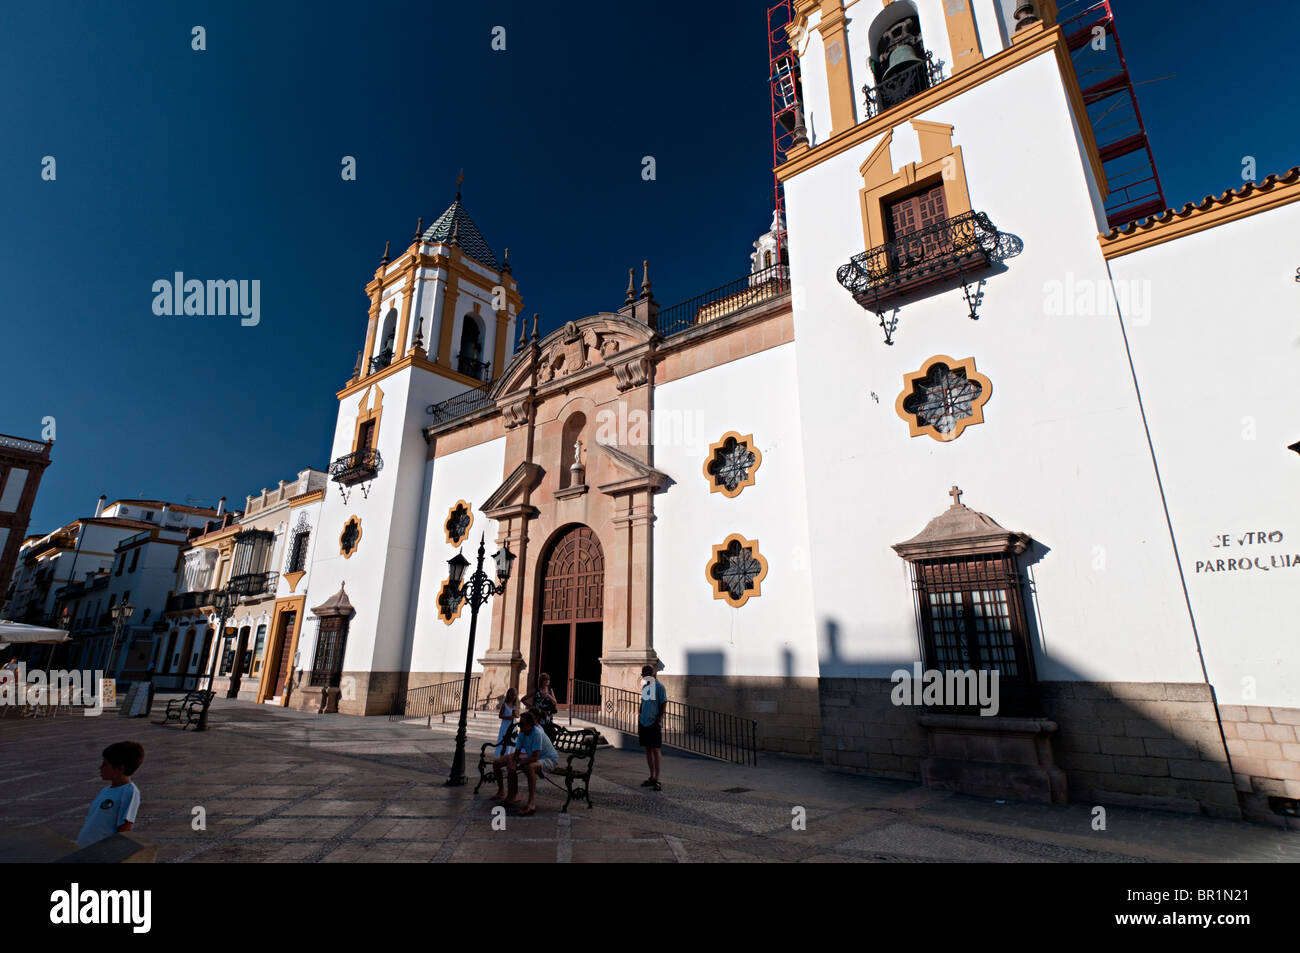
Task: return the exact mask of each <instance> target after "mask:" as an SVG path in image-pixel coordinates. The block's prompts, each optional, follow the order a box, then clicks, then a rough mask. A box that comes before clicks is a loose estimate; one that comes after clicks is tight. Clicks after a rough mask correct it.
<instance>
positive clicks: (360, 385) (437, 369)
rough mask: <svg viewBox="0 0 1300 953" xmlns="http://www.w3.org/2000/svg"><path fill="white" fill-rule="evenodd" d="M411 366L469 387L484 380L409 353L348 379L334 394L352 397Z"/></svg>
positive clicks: (480, 385) (480, 383)
mask: <svg viewBox="0 0 1300 953" xmlns="http://www.w3.org/2000/svg"><path fill="white" fill-rule="evenodd" d="M411 367H418V368H419V369H420V370H424V371H432V372H433V373H435V374H438V375H440V376H442V377H445V378H447V380H450V381H455V382H456V383H458V384H464V385H465V386H467V387H482V386H483V382H482V381H481V380H479V379H478V378H475V377H470V376H469V375H468V374H462V373H460V372H459V371H453V370H452V369H451V368H450V367H447V366H446V365H444V364H435V363H433V362H432V361H429V360H426V359H425V358H423V357H420V356H419V355H418V354H409V353H408V354H406V355H405V356H404V357H401V358H399V359H397V360H394V361H393V363H391V364H389V365H388V366H387V367H385V368H384V369H383V370H382V371H376V372H375V373H374V374H370V375H368V376H366V377H362V378H360V379H356V378H354V379H352V380H350V381H348V383H347V385H346V386H344V387H343V389H342V390H340V391H338V392H336V393H335V395H334V396H335V397H337V398H338V399H339V400H343V399H345V398H347V397H351V396H352V395H353V394H358V393H360V392H361V391H363V390H365V389H366V388H367V387H369V386H370V385H372V384H377V383H379V382H380V381H382V380H383V379H384V378H385V377H392V376H393V375H394V374H398V373H400V372H402V371H404V370H406V369H407V368H411Z"/></svg>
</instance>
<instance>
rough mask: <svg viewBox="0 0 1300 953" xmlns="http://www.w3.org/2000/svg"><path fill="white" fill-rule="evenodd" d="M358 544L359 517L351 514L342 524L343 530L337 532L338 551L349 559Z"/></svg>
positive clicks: (359, 539)
mask: <svg viewBox="0 0 1300 953" xmlns="http://www.w3.org/2000/svg"><path fill="white" fill-rule="evenodd" d="M360 545H361V517H359V516H353V517H351V518H349V519H348V521H347V522H346V523H344V524H343V532H342V533H340V534H339V553H340V554H341V555H342V556H343V558H344V559H351V558H352V554H353V553H355V552H356V551H357V547H358V546H360Z"/></svg>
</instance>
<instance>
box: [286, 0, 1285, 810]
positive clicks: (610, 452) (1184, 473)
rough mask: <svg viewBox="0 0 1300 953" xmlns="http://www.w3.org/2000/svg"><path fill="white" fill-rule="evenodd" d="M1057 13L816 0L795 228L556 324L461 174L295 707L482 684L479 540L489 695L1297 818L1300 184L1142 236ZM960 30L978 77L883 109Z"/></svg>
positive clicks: (367, 418)
mask: <svg viewBox="0 0 1300 953" xmlns="http://www.w3.org/2000/svg"><path fill="white" fill-rule="evenodd" d="M1024 6H1026V5H1025V4H1009V3H1008V4H1004V3H995V2H994V0H973V2H972V0H894V2H892V3H891V2H886V3H884V4H881V3H879V2H878V0H856V2H850V3H849V4H848V5H847V6H845V5H844V3H843V2H842V0H793V4H792V7H791V10H792V13H793V16H792V20H791V22H790V24H789V27H788V31H787V32H788V35H789V41H790V47H791V49H792V50H793V51H794V55H795V56H797V58H798V64H799V70H798V72H799V77H800V79H799V94H798V95H799V103H800V109H799V113H798V119H799V124H798V126H797V128H796V129H795V141H794V143H793V144H792V145H791V147H790V148H789V149H788V150H787V151H786V154H785V161H784V162H783V163H782V164H781V165H780V166H779V167H778V170H777V175H778V178H779V179H780V180H781V184H782V186H783V189H784V218H782V216H781V213H780V212H778V215H777V217H776V218H774V220H773V226H772V230H771V232H770V233H769V234H767V235H765V236H763V237H762V238H760V240H759V241H758V242H756V243H755V252H754V255H753V256H752V259H751V260H752V268H751V274H750V275H749V276H748V277H747V278H745V279H743V280H741V281H738V282H735V283H733V284H732V285H731V286H728V287H727V288H724V289H721V290H720V291H719V292H718V293H716V294H714V295H712V296H707V297H706V298H702V299H696V300H694V301H692V302H688V303H687V304H685V305H682V306H679V307H676V308H672V309H661V308H660V306H659V304H658V303H657V302H656V300H655V298H654V293H653V289H652V286H651V281H650V277H649V274H648V269H647V268H645V267H643V268H640V269H637V270H636V273H634V274H631V275H630V276H629V286H628V290H627V293H626V296H625V298H624V300H623V302H622V304H621V306H618V307H614V308H612V310H610V311H608V312H602V313H600V314H596V315H592V316H589V317H585V318H581V319H576V320H573V321H570V322H568V323H567V324H565V325H564V326H563V327H561V328H559V329H557V330H556V331H554V332H552V333H550V334H548V335H546V336H545V337H539V335H538V333H537V324H536V319H534V320H533V321H531V322H529V321H526V320H525V319H524V316H523V314H522V310H521V309H522V298H521V291H520V288H519V287H518V285H517V284H516V282H515V281H514V278H513V274H512V271H511V266H510V262H509V253H508V251H507V252H506V253H505V254H504V255H503V257H502V258H500V259H498V257H497V256H496V253H495V252H494V251H493V249H492V246H491V245H490V244H489V243H488V241H487V240H486V239H485V237H484V236H483V235H482V234H480V232H479V230H478V228H477V227H476V226H475V224H474V222H473V220H472V219H471V218H470V216H469V214H468V212H467V211H466V210H465V208H464V206H463V205H462V204H461V201H460V196H459V195H458V196H457V200H456V202H455V203H453V205H452V206H451V207H450V208H449V209H447V210H446V212H444V214H443V215H442V216H440V217H439V218H438V220H437V221H436V222H435V224H434V225H433V226H431V227H429V228H428V229H425V228H423V226H422V225H421V227H420V228H419V229H418V230H417V235H416V237H415V238H414V239H413V240H412V241H411V242H410V244H409V246H408V247H407V248H405V249H404V250H402V251H400V252H399V253H398V254H396V255H395V256H391V257H390V255H389V254H388V253H387V252H386V253H385V256H384V259H383V261H382V262H381V264H380V267H379V268H378V269H377V270H376V272H375V274H374V277H373V279H372V280H371V282H370V283H369V284H368V286H367V293H368V295H369V298H370V301H371V308H370V312H369V317H368V321H366V322H364V327H363V326H362V324H361V323H360V322H359V325H358V327H357V329H356V333H357V336H358V339H359V340H361V341H364V345H363V348H362V351H361V353H360V354H359V356H358V360H357V364H356V369H355V372H354V374H353V376H352V378H351V379H350V380H349V381H347V382H346V383H345V384H344V386H343V387H342V388H341V389H340V390H339V391H338V394H337V396H338V400H339V413H338V422H337V427H336V431H335V436H334V443H333V448H332V451H331V460H332V461H333V462H332V464H331V467H330V482H329V484H328V486H327V487H326V488H325V490H324V494H323V499H320V501H319V511H318V513H314V514H313V522H312V525H313V527H314V529H313V535H312V545H311V557H310V567H309V574H308V577H307V578H306V580H305V581H304V583H303V586H302V587H300V588H299V591H298V592H297V593H295V594H294V595H295V597H297V598H299V599H300V603H299V607H298V608H299V611H301V612H303V613H306V614H305V615H304V616H303V619H304V620H305V624H301V625H300V632H301V634H300V635H298V636H297V638H296V642H295V644H294V648H293V651H292V652H288V651H287V650H286V652H285V654H284V655H283V659H284V664H287V663H288V661H289V660H290V658H296V659H297V661H296V662H295V663H294V664H295V667H296V669H297V671H296V672H295V674H294V685H296V686H297V687H296V689H294V690H293V691H291V692H287V693H283V692H282V693H281V694H282V695H283V697H284V701H285V702H286V703H287V704H289V705H291V706H294V707H301V708H303V709H306V710H313V711H321V710H327V711H334V710H337V711H338V712H340V713H344V714H381V713H386V712H388V711H389V709H390V705H391V704H392V699H393V697H394V696H395V695H400V694H402V693H404V692H407V691H410V690H412V689H416V688H419V687H421V686H428V685H435V684H441V683H446V682H451V681H454V680H456V679H458V678H459V677H460V674H461V672H462V670H463V666H464V660H465V657H466V649H467V640H468V637H469V629H470V612H469V610H468V608H467V607H465V608H463V609H459V610H457V609H449V608H448V606H447V605H446V603H445V601H444V600H443V599H442V598H441V593H442V591H443V588H444V585H445V583H446V580H447V577H448V568H447V561H448V559H450V558H451V557H453V556H454V555H455V554H456V553H457V552H458V551H460V550H462V549H463V550H464V553H465V555H466V556H467V557H468V558H470V559H471V560H472V559H473V557H474V554H475V552H476V550H477V547H478V544H479V541H480V539H481V538H482V539H485V542H486V547H487V552H488V553H491V552H493V551H494V550H496V549H497V548H499V547H501V546H506V547H508V548H509V549H510V551H511V552H513V553H514V555H515V556H516V557H517V558H516V561H515V565H514V571H513V574H512V575H511V577H510V581H509V583H508V584H507V586H506V591H505V593H504V594H503V595H501V596H498V597H496V598H494V599H492V600H491V601H490V602H489V603H488V604H487V605H485V606H484V607H483V609H482V611H481V612H480V615H479V618H478V628H477V636H476V645H475V651H474V654H473V658H474V667H475V671H476V672H477V673H478V674H479V677H480V683H479V684H480V690H479V695H480V699H482V698H487V697H494V696H497V695H499V694H501V693H502V692H504V691H505V690H506V688H507V687H510V686H515V687H518V688H520V689H521V690H523V689H525V688H530V687H532V686H533V685H534V684H535V679H536V676H537V675H538V674H539V673H541V672H548V673H549V674H550V675H551V676H552V678H553V680H554V683H555V686H556V691H557V693H558V694H560V695H561V701H562V702H563V701H567V700H569V696H570V693H578V692H580V691H581V690H582V686H584V685H597V686H599V685H605V686H610V687H612V688H621V689H631V688H635V687H636V685H637V681H638V676H639V673H640V670H641V667H642V666H643V665H645V664H651V665H654V666H655V667H656V669H658V670H659V672H660V673H661V675H660V677H661V679H662V681H663V682H664V683H665V685H666V686H667V688H668V691H669V694H670V697H672V698H674V699H676V700H680V701H686V702H689V703H692V704H695V705H698V706H700V707H701V708H704V709H711V710H717V711H723V712H729V713H733V714H736V715H741V716H744V717H746V718H751V719H753V720H754V721H756V722H757V724H758V741H759V745H760V747H761V748H762V749H763V750H769V751H782V752H789V753H795V754H802V755H808V756H812V757H814V758H816V759H818V760H819V761H821V762H822V763H824V764H826V765H828V766H832V767H836V768H842V769H848V770H858V771H865V772H870V773H873V774H878V775H882V776H888V777H896V778H903V779H912V780H924V781H926V782H927V783H930V784H934V785H936V786H941V787H948V788H954V789H959V790H965V791H971V792H974V793H985V794H999V795H1007V796H1014V797H1028V798H1038V799H1041V800H1045V801H1056V802H1061V801H1064V800H1067V799H1074V800H1084V799H1086V800H1089V801H1091V802H1092V803H1102V804H1105V803H1120V804H1124V803H1132V804H1146V805H1154V806H1162V807H1167V808H1171V809H1182V810H1193V811H1202V812H1206V813H1210V814H1214V815H1217V816H1229V817H1237V816H1241V815H1242V813H1243V812H1244V813H1245V814H1246V815H1247V816H1250V817H1254V818H1257V819H1261V820H1272V821H1273V822H1275V823H1282V821H1281V819H1280V818H1279V816H1278V815H1277V813H1276V811H1277V810H1278V804H1279V803H1281V802H1280V801H1278V800H1277V799H1287V798H1290V799H1295V798H1300V737H1297V731H1298V730H1300V675H1298V674H1297V672H1298V671H1300V669H1298V668H1297V665H1296V662H1297V656H1298V652H1297V648H1296V639H1295V635H1296V631H1295V622H1294V614H1293V613H1289V612H1288V611H1287V610H1288V607H1289V604H1290V599H1289V596H1290V593H1292V592H1294V589H1295V583H1296V581H1297V580H1300V523H1298V522H1297V510H1296V506H1295V503H1294V499H1295V487H1296V480H1297V477H1300V459H1297V446H1300V444H1297V441H1298V440H1300V422H1297V420H1296V419H1295V408H1296V407H1297V406H1300V375H1297V374H1295V372H1294V360H1295V357H1294V355H1295V349H1296V347H1297V346H1298V345H1300V340H1298V339H1297V338H1296V332H1295V329H1294V326H1293V324H1292V323H1291V321H1290V314H1291V310H1292V308H1293V307H1294V305H1293V303H1292V299H1291V298H1289V297H1288V296H1289V295H1296V294H1300V286H1297V284H1296V266H1297V262H1296V261H1295V260H1293V258H1294V256H1293V255H1291V253H1290V251H1289V247H1290V246H1289V244H1288V242H1287V240H1286V239H1287V238H1288V237H1289V236H1291V235H1294V234H1295V233H1296V231H1297V228H1298V227H1300V204H1297V200H1300V169H1295V170H1292V171H1291V172H1290V173H1288V174H1287V175H1285V176H1283V177H1282V178H1269V179H1268V180H1266V181H1264V182H1263V183H1261V184H1258V185H1254V184H1251V185H1246V186H1245V187H1243V188H1241V189H1238V190H1235V191H1231V192H1227V193H1224V194H1223V195H1222V197H1220V198H1217V199H1207V200H1206V201H1205V202H1203V203H1201V204H1200V205H1198V206H1187V207H1185V208H1184V209H1183V210H1182V211H1179V212H1165V213H1163V214H1160V215H1157V216H1155V217H1153V218H1148V219H1146V220H1145V223H1144V224H1141V225H1132V226H1126V227H1122V228H1119V229H1113V228H1112V227H1111V224H1110V222H1109V221H1108V214H1107V206H1106V201H1107V197H1108V195H1109V193H1110V189H1111V184H1110V183H1108V181H1107V176H1106V171H1105V161H1104V157H1103V155H1102V151H1101V150H1100V149H1099V147H1098V145H1097V142H1096V140H1095V136H1094V132H1093V130H1092V128H1091V126H1090V123H1089V119H1088V114H1087V111H1086V109H1085V108H1084V102H1083V98H1082V96H1081V93H1080V89H1079V84H1078V81H1077V79H1076V77H1075V74H1074V71H1073V70H1072V69H1071V68H1070V50H1069V45H1068V40H1067V36H1066V34H1065V31H1064V30H1063V29H1062V27H1061V26H1059V25H1057V24H1055V22H1054V17H1055V9H1054V4H1052V3H1051V2H1050V0H1048V2H1042V0H1040V2H1039V3H1038V4H1036V5H1030V6H1032V7H1033V9H1032V10H1031V12H1030V13H1029V14H1025V13H1024V12H1023V9H1022V8H1023V7H1024ZM922 43H923V44H924V49H926V50H929V51H931V52H933V53H934V54H935V55H936V56H938V58H939V59H941V60H942V61H944V62H945V63H947V64H949V67H948V69H949V70H950V72H951V75H942V74H941V75H940V76H939V77H937V78H938V80H939V81H937V82H930V81H928V80H927V82H926V83H923V84H922V85H920V86H918V87H917V89H915V90H913V91H908V92H907V95H902V96H893V97H892V98H887V97H883V94H882V93H881V92H880V90H881V89H883V88H884V84H886V83H888V82H890V79H889V76H890V73H889V70H891V69H894V68H896V67H897V66H898V64H900V63H902V64H903V65H904V66H906V65H908V63H907V62H906V61H909V60H912V59H917V60H920V59H922V58H921V57H919V56H918V55H917V51H919V50H921V49H922V47H921V45H920V44H922ZM909 51H910V52H909ZM869 63H873V67H872V68H873V70H878V71H880V72H883V73H884V78H882V79H881V80H877V82H876V85H875V86H874V87H872V85H871V80H872V77H873V72H869V71H868V64H869ZM891 64H892V65H891ZM895 75H897V74H895ZM864 84H865V85H866V86H867V88H868V91H867V92H866V94H865V99H864V98H863V97H861V96H858V95H856V94H855V93H854V89H856V88H857V87H859V86H863V85H864ZM873 92H874V96H873ZM787 249H788V252H787ZM614 304H617V302H611V305H614ZM340 346H341V347H342V342H340ZM314 502H315V499H313V503H314ZM900 670H903V671H907V672H914V671H949V670H972V671H984V672H991V671H997V672H998V673H999V677H1000V682H999V692H1000V697H999V704H998V706H997V713H996V714H990V713H988V710H987V707H986V711H985V713H984V714H981V713H979V712H978V711H976V710H975V708H974V706H972V705H970V704H966V705H951V704H949V705H938V706H936V705H929V704H920V705H917V704H911V703H910V702H909V703H908V704H901V705H900V704H897V703H896V702H897V701H898V693H897V692H896V691H895V688H896V682H897V679H896V678H895V673H896V672H898V671H900ZM263 694H264V695H265V697H273V696H272V695H269V694H266V693H263ZM274 697H281V696H280V695H276V696H274ZM917 700H923V699H921V696H920V695H919V694H918V696H917Z"/></svg>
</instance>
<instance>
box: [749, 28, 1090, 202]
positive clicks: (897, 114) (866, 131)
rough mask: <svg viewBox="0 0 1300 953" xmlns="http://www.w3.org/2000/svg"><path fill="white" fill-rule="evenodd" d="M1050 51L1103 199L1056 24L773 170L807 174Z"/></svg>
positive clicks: (786, 175) (788, 175)
mask: <svg viewBox="0 0 1300 953" xmlns="http://www.w3.org/2000/svg"><path fill="white" fill-rule="evenodd" d="M1048 52H1053V53H1055V55H1056V62H1057V69H1058V70H1059V71H1060V74H1061V77H1062V80H1063V82H1064V83H1065V88H1066V95H1067V96H1068V97H1069V99H1070V102H1071V104H1072V105H1073V106H1074V115H1075V118H1076V120H1077V121H1078V123H1079V128H1080V130H1081V131H1082V133H1083V139H1084V151H1085V152H1086V153H1087V156H1088V162H1089V164H1090V165H1091V166H1092V172H1093V176H1094V177H1095V178H1096V180H1097V184H1098V188H1099V189H1100V190H1101V196H1102V198H1103V199H1104V198H1106V195H1107V193H1108V187H1107V184H1106V172H1105V170H1104V169H1103V168H1102V164H1101V155H1100V153H1099V152H1098V151H1097V140H1096V138H1095V136H1094V135H1093V129H1092V123H1091V122H1089V121H1088V112H1087V109H1086V108H1085V107H1084V104H1083V93H1082V92H1081V91H1080V89H1079V82H1078V79H1077V78H1076V77H1075V75H1074V66H1073V64H1072V62H1071V60H1070V51H1069V48H1068V47H1067V46H1066V44H1065V34H1064V32H1063V31H1062V30H1061V28H1060V27H1059V26H1054V27H1052V28H1050V29H1047V30H1043V31H1042V32H1039V33H1037V34H1036V35H1034V36H1033V37H1030V38H1029V39H1028V41H1027V42H1023V43H1020V44H1018V45H1016V46H1013V47H1011V48H1009V49H1006V50H1003V51H1001V52H1000V53H997V54H996V55H994V56H990V57H988V58H987V59H984V60H981V61H980V62H979V63H977V64H976V65H974V66H972V67H970V68H969V69H967V70H965V71H963V72H961V73H959V74H957V75H955V76H953V77H952V78H951V79H949V80H947V81H945V82H942V83H940V84H939V85H938V86H933V87H931V88H930V89H928V90H926V91H925V92H923V93H921V94H920V95H918V96H913V97H912V98H911V99H909V100H907V101H906V102H904V103H901V104H900V105H898V106H895V107H894V108H892V109H888V110H886V111H885V112H883V113H881V114H880V115H879V116H875V117H874V118H872V119H869V120H867V121H866V122H860V123H858V124H857V125H856V126H854V127H853V128H852V129H848V130H845V131H844V132H840V133H837V134H835V135H833V136H831V137H830V138H829V139H827V140H826V141H825V142H822V143H819V144H818V145H816V146H815V147H813V148H810V149H808V150H807V151H806V152H801V153H799V154H798V155H792V154H787V159H786V161H785V162H784V163H783V164H781V165H779V166H777V167H776V169H775V170H774V171H775V172H776V176H777V179H778V180H779V181H781V182H786V181H788V180H789V179H792V178H794V177H795V176H796V175H798V174H799V173H800V172H805V171H807V170H808V169H811V168H813V167H814V166H816V165H820V164H821V163H822V162H824V161H826V160H827V159H831V158H834V157H835V156H837V155H839V154H840V153H842V152H846V151H848V150H849V149H853V148H856V147H857V146H860V145H862V144H864V143H867V142H870V141H871V140H872V139H875V138H876V137H877V136H880V135H883V134H885V133H887V132H889V131H890V130H891V129H893V128H894V127H895V126H898V125H900V124H901V123H904V122H906V121H908V120H909V119H912V118H914V117H916V116H919V115H921V114H922V113H925V112H928V111H930V110H931V109H934V108H935V107H937V106H941V105H943V104H944V103H946V102H948V101H949V100H950V99H953V98H955V97H957V96H960V95H961V94H962V93H964V92H967V91H968V90H970V89H974V88H975V87H976V86H979V85H981V84H983V83H987V82H988V81H989V80H991V79H994V78H996V77H998V76H1000V75H1002V74H1003V73H1005V72H1007V71H1008V70H1012V69H1015V68H1016V67H1017V66H1020V65H1021V64H1023V63H1027V62H1029V61H1030V60H1032V59H1034V58H1036V57H1038V56H1042V55H1044V54H1045V53H1048Z"/></svg>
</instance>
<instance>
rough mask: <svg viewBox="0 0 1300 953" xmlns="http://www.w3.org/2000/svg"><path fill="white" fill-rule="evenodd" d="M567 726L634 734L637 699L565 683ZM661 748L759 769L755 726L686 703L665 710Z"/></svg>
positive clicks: (596, 687)
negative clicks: (577, 723) (590, 725)
mask: <svg viewBox="0 0 1300 953" xmlns="http://www.w3.org/2000/svg"><path fill="white" fill-rule="evenodd" d="M568 704H569V724H570V725H572V724H573V719H574V718H580V719H582V720H583V721H590V722H593V723H594V724H597V725H603V726H605V727H608V728H614V729H616V730H618V731H623V732H627V733H628V734H635V733H636V731H637V728H638V727H639V725H640V715H641V693H640V692H633V691H628V690H627V689H625V688H614V687H613V686H611V685H598V684H596V683H595V682H584V681H582V680H580V679H576V678H571V679H569V700H568ZM660 726H661V728H662V730H663V743H664V745H665V746H667V747H669V748H679V749H681V750H682V751H689V752H691V753H692V754H698V755H703V756H704V757H706V758H714V759H716V760H718V761H730V762H732V763H734V764H758V722H756V721H754V720H753V719H752V718H743V717H741V716H740V715H732V714H728V713H727V712H720V711H711V710H710V709H708V708H700V707H699V706H698V705H690V704H687V703H685V702H675V701H668V702H666V703H665V704H664V715H663V720H662V721H661V722H660Z"/></svg>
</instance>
